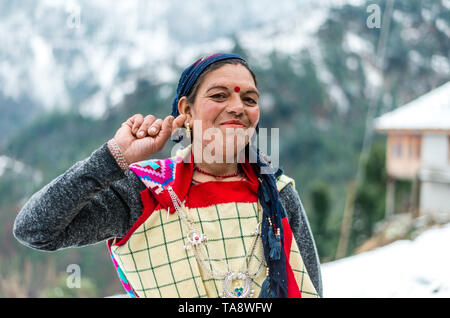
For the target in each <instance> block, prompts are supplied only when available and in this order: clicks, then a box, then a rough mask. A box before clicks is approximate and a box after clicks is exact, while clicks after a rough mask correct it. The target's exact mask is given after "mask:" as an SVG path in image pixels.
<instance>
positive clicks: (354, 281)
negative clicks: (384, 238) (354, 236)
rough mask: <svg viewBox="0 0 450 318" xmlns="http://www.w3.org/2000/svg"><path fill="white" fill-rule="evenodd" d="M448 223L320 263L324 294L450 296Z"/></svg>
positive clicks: (449, 237)
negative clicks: (411, 237) (370, 249)
mask: <svg viewBox="0 0 450 318" xmlns="http://www.w3.org/2000/svg"><path fill="white" fill-rule="evenodd" d="M449 242H450V223H449V224H446V225H445V226H442V227H435V228H432V229H430V230H428V231H426V232H424V233H422V234H421V235H420V236H418V237H417V238H416V239H414V240H413V241H407V240H401V241H396V242H394V243H392V244H390V245H387V246H384V247H380V248H378V249H376V250H372V251H369V252H365V253H362V254H358V255H355V256H351V257H348V258H344V259H341V260H338V261H334V262H330V263H326V264H323V265H322V279H323V287H324V297H328V298H330V297H331V298H335V297H343V298H358V297H362V298H380V297H381V298H382V297H414V298H416V297H450V272H449V269H450V249H449V247H448V243H449Z"/></svg>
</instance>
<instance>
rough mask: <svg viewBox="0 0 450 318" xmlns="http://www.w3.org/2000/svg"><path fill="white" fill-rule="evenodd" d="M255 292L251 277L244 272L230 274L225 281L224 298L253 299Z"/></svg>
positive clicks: (222, 295)
mask: <svg viewBox="0 0 450 318" xmlns="http://www.w3.org/2000/svg"><path fill="white" fill-rule="evenodd" d="M254 294H255V291H254V290H253V289H252V284H251V279H250V277H249V276H248V275H247V274H246V273H243V272H238V273H234V272H230V273H228V274H227V276H225V278H224V279H223V292H222V294H221V295H220V296H221V297H223V298H249V297H253V295H254Z"/></svg>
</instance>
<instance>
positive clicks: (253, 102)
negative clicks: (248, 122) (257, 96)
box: [245, 97, 256, 104]
mask: <svg viewBox="0 0 450 318" xmlns="http://www.w3.org/2000/svg"><path fill="white" fill-rule="evenodd" d="M245 100H246V101H247V102H249V103H251V104H256V101H255V100H254V99H253V98H250V97H247V98H246V99H245Z"/></svg>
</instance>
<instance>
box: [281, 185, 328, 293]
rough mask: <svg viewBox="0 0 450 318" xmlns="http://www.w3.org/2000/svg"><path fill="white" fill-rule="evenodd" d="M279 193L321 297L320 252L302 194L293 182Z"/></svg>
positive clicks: (306, 265)
mask: <svg viewBox="0 0 450 318" xmlns="http://www.w3.org/2000/svg"><path fill="white" fill-rule="evenodd" d="M279 195H280V201H281V204H282V205H283V207H284V209H285V210H286V214H287V218H288V221H289V225H290V226H291V229H292V234H293V235H294V238H295V241H296V242H297V245H298V248H299V250H300V254H301V255H302V258H303V262H304V263H305V267H306V270H307V271H308V274H309V276H310V277H311V281H312V283H313V285H314V288H315V289H316V291H317V293H318V294H319V296H320V297H323V294H322V292H323V289H322V274H321V270H320V260H319V254H318V252H317V248H316V244H315V242H314V237H313V234H312V231H311V228H310V226H309V222H308V217H307V215H306V212H305V209H304V208H303V204H302V202H301V200H300V196H299V195H298V192H297V190H296V189H294V187H292V185H291V184H288V185H287V186H286V187H284V188H283V189H282V190H281V191H280V194H279Z"/></svg>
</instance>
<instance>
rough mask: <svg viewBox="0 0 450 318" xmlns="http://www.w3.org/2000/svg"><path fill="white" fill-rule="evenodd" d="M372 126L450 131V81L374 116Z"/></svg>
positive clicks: (381, 129)
mask: <svg viewBox="0 0 450 318" xmlns="http://www.w3.org/2000/svg"><path fill="white" fill-rule="evenodd" d="M374 128H375V129H376V130H378V131H386V130H449V131H450V81H449V82H447V83H445V84H444V85H442V86H439V87H438V88H436V89H434V90H432V91H430V92H428V93H426V94H424V95H422V96H420V97H419V98H417V99H415V100H413V101H411V102H409V103H407V104H405V105H403V106H400V107H398V108H397V109H395V110H393V111H391V112H388V113H386V114H384V115H382V116H380V117H378V118H376V119H375V122H374Z"/></svg>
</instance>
